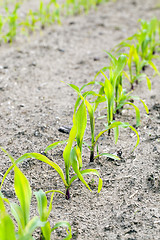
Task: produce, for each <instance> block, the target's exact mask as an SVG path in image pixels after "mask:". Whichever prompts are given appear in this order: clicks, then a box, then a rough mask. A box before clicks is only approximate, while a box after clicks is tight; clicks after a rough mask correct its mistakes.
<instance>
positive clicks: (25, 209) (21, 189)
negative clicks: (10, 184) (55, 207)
mask: <svg viewBox="0 0 160 240" xmlns="http://www.w3.org/2000/svg"><path fill="white" fill-rule="evenodd" d="M1 149H2V150H3V151H4V152H5V153H6V154H7V155H8V156H9V158H10V159H11V161H12V163H13V166H14V189H15V193H16V196H17V198H18V200H19V203H20V204H19V205H18V204H17V203H12V202H9V200H8V199H6V198H4V197H3V195H2V194H1V192H0V202H1V205H0V239H1V240H6V239H8V240H9V239H18V240H33V239H34V238H33V237H32V234H33V232H34V231H35V230H36V229H37V228H39V227H41V238H40V239H43V240H50V239H51V233H52V232H53V231H54V230H55V229H57V228H58V227H65V228H66V229H67V230H66V231H67V234H68V235H67V237H66V238H65V239H71V238H72V234H71V226H70V224H69V223H68V222H66V221H61V222H58V223H57V224H55V226H54V227H53V228H51V226H50V222H49V221H48V217H49V215H50V212H51V210H52V201H53V195H54V192H59V193H62V192H60V191H56V190H51V191H48V192H46V193H44V192H43V191H42V190H39V191H38V192H35V195H36V198H37V203H38V211H39V215H40V217H38V216H35V217H33V218H32V219H30V204H31V197H32V190H31V187H30V184H29V182H28V180H27V178H26V177H25V176H24V174H23V173H22V172H21V171H20V169H19V168H18V167H17V166H16V163H15V161H14V159H13V157H12V156H11V155H9V154H8V153H7V152H6V151H5V150H4V149H3V148H1ZM50 192H51V193H52V196H51V199H50V203H49V207H48V209H47V197H46V194H47V193H50ZM4 201H5V202H7V203H8V204H9V205H10V208H11V213H12V215H13V217H14V219H15V220H16V223H17V225H18V232H16V231H15V228H14V224H13V220H12V219H11V217H10V216H9V215H8V214H7V213H6V210H5V206H4V203H3V202H4ZM6 219H8V222H9V225H10V226H11V230H12V231H11V232H9V233H8V235H7V232H6V231H5V230H6V229H7V227H8V224H7V226H5V223H6ZM6 235H7V236H6ZM11 235H12V236H13V238H10V237H11Z"/></svg>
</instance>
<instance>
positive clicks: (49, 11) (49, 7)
mask: <svg viewBox="0 0 160 240" xmlns="http://www.w3.org/2000/svg"><path fill="white" fill-rule="evenodd" d="M104 2H108V0H87V1H86V0H66V1H64V3H63V4H59V3H58V2H57V0H50V1H49V2H48V3H46V2H44V1H43V0H41V1H40V3H39V8H38V10H36V11H32V10H29V11H28V13H27V14H26V16H25V17H24V18H23V17H21V16H20V14H19V13H18V10H19V8H20V6H21V5H22V2H21V1H19V2H16V4H15V5H14V7H13V10H12V11H11V10H10V9H9V4H8V3H7V2H6V4H5V6H4V14H1V15H0V43H2V42H5V43H10V42H12V41H13V40H14V39H15V37H16V35H17V32H18V33H19V32H21V33H22V34H24V35H28V34H29V33H32V32H34V31H35V30H38V29H44V28H45V27H46V26H48V25H51V24H53V23H56V22H57V23H59V24H60V23H61V18H62V16H67V15H74V14H80V13H81V12H88V10H89V9H90V8H91V7H96V6H97V5H99V4H100V3H104Z"/></svg>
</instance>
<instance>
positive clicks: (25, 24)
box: [19, 10, 39, 35]
mask: <svg viewBox="0 0 160 240" xmlns="http://www.w3.org/2000/svg"><path fill="white" fill-rule="evenodd" d="M38 21H39V19H38V17H37V16H36V14H35V13H34V12H33V11H32V10H29V12H28V13H27V16H26V18H25V19H24V20H23V21H21V22H20V24H19V25H20V26H21V30H22V32H23V33H24V34H26V35H27V33H28V32H29V33H32V32H34V31H35V30H36V28H37V25H36V24H37V22H38Z"/></svg>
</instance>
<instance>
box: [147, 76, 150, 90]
mask: <svg viewBox="0 0 160 240" xmlns="http://www.w3.org/2000/svg"><path fill="white" fill-rule="evenodd" d="M146 80H147V86H148V89H149V90H151V80H150V79H149V77H147V76H146Z"/></svg>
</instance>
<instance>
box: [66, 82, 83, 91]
mask: <svg viewBox="0 0 160 240" xmlns="http://www.w3.org/2000/svg"><path fill="white" fill-rule="evenodd" d="M68 85H69V86H70V87H71V88H73V89H74V90H75V91H76V92H77V93H81V92H80V89H79V87H77V86H76V85H74V84H68Z"/></svg>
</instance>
